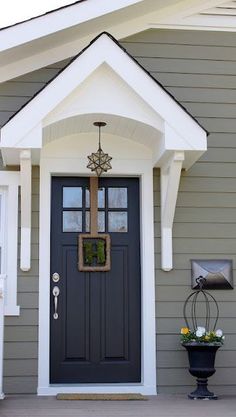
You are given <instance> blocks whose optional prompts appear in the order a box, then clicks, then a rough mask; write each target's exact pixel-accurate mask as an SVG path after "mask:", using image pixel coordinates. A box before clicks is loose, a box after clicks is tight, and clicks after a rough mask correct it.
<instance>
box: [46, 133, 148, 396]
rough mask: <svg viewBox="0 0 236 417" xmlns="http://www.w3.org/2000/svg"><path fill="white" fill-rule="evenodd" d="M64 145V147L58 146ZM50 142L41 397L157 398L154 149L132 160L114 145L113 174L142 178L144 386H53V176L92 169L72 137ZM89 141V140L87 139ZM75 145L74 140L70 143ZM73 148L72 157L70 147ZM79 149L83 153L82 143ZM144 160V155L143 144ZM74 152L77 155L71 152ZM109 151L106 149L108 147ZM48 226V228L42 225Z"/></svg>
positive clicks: (47, 176)
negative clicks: (126, 395) (77, 394)
mask: <svg viewBox="0 0 236 417" xmlns="http://www.w3.org/2000/svg"><path fill="white" fill-rule="evenodd" d="M57 142H58V143H57ZM57 142H55V143H50V144H49V145H47V146H46V147H45V149H43V150H42V158H41V163H40V239H39V259H40V261H39V368H38V375H39V380H38V381H39V382H38V394H39V395H55V394H57V393H60V392H71V393H72V392H81V393H85V392H86V393H91V392H93V393H125V392H133V393H142V394H146V395H155V394H156V347H155V346H156V345H155V274H154V221H153V169H152V160H151V159H150V157H149V158H148V155H149V151H148V149H147V151H145V149H143V154H144V155H145V153H146V156H145V158H146V159H143V160H140V159H136V160H135V159H134V155H135V152H136V150H135V146H134V148H133V155H132V159H129V157H128V155H126V158H124V157H122V155H121V154H120V146H119V141H114V143H113V155H114V156H115V160H116V163H115V160H114V161H113V162H114V163H113V169H112V171H111V173H110V174H109V175H110V176H138V177H139V178H140V208H141V210H140V211H141V222H140V227H141V231H140V232H141V236H140V242H141V282H142V283H141V288H142V297H141V298H142V301H141V303H142V305H141V311H142V330H141V333H142V342H141V351H142V354H141V363H142V367H141V369H142V370H141V375H142V382H141V383H140V384H125V385H122V384H105V385H104V384H88V385H65V386H62V385H61V384H60V385H58V386H55V385H50V384H49V331H50V328H49V314H50V311H49V307H50V306H49V291H50V218H51V217H50V210H51V176H52V175H60V176H63V175H70V176H83V175H84V176H88V175H89V172H88V169H86V161H87V158H86V157H85V155H86V148H85V149H84V152H83V155H82V156H81V157H80V158H78V156H77V155H78V153H77V154H76V153H75V152H74V148H73V147H72V146H68V139H67V140H66V139H65V141H64V140H62V139H61V140H60V142H59V141H57ZM87 142H88V141H87ZM70 144H73V138H72V139H70ZM65 146H66V147H67V156H66V157H64V156H63V155H64V149H65ZM77 146H78V150H79V149H80V145H79V141H78V140H77ZM137 148H138V149H137V151H138V154H137V156H138V158H139V155H140V151H139V145H137ZM50 149H51V151H52V152H53V149H54V157H50V155H51V153H50V152H49V150H50ZM69 149H71V155H69V154H68V152H69ZM104 149H105V147H104ZM42 226H43V227H42Z"/></svg>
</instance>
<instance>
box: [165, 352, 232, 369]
mask: <svg viewBox="0 0 236 417" xmlns="http://www.w3.org/2000/svg"><path fill="white" fill-rule="evenodd" d="M157 361H158V368H159V369H160V368H172V369H174V372H175V369H176V368H181V367H183V368H188V357H187V353H186V350H185V349H184V348H183V349H182V350H181V351H178V352H176V353H173V352H164V351H159V352H158V356H157ZM226 364H227V366H229V367H232V368H233V369H235V365H236V353H235V351H224V350H222V349H219V350H218V352H217V355H216V362H215V365H216V369H220V368H223V369H225V367H226V366H225V365H226ZM217 372H218V371H217Z"/></svg>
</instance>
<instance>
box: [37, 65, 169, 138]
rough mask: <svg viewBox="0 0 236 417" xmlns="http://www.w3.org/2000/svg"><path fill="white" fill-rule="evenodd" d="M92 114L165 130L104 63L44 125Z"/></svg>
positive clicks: (148, 108) (162, 122)
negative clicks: (124, 118)
mask: <svg viewBox="0 0 236 417" xmlns="http://www.w3.org/2000/svg"><path fill="white" fill-rule="evenodd" d="M124 103H125V104H124ZM91 113H93V114H97V113H100V114H104V115H106V114H113V115H116V116H121V117H126V118H129V119H133V120H136V121H140V122H142V123H146V124H148V125H150V126H153V127H154V128H156V129H158V130H160V131H164V120H163V119H162V118H161V117H160V116H159V115H158V114H157V113H156V112H155V111H154V110H153V109H152V108H151V107H150V106H149V105H148V104H147V103H145V102H144V100H143V99H142V98H141V97H140V96H138V94H137V93H136V92H135V91H134V90H133V89H131V88H130V86H129V85H128V84H127V83H126V82H125V81H124V80H123V79H121V78H120V77H119V76H118V75H117V74H116V73H115V72H114V71H113V70H112V69H111V68H110V67H109V66H108V65H107V64H102V65H101V66H100V67H99V68H98V69H96V70H95V71H94V72H93V73H92V74H91V75H90V76H89V77H88V78H87V79H86V80H85V81H84V82H83V83H82V84H81V85H80V86H79V87H77V88H76V89H75V90H74V91H73V92H72V93H71V94H70V95H69V96H67V97H66V99H65V100H63V102H61V103H60V104H59V105H58V106H57V107H56V108H55V109H54V110H53V111H52V112H51V113H49V114H48V115H47V117H46V118H45V119H44V121H43V126H47V125H50V124H52V123H55V122H58V121H59V120H62V119H66V118H69V117H73V116H77V115H83V114H91Z"/></svg>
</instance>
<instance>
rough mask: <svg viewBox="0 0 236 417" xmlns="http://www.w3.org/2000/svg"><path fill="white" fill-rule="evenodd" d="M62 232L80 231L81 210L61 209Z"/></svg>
mask: <svg viewBox="0 0 236 417" xmlns="http://www.w3.org/2000/svg"><path fill="white" fill-rule="evenodd" d="M63 232H82V211H63Z"/></svg>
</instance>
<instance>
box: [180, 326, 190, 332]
mask: <svg viewBox="0 0 236 417" xmlns="http://www.w3.org/2000/svg"><path fill="white" fill-rule="evenodd" d="M189 332H190V330H189V328H188V327H182V329H181V331H180V333H181V334H188V333H189Z"/></svg>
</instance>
